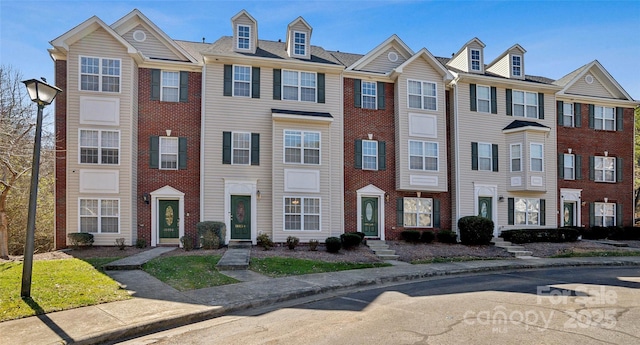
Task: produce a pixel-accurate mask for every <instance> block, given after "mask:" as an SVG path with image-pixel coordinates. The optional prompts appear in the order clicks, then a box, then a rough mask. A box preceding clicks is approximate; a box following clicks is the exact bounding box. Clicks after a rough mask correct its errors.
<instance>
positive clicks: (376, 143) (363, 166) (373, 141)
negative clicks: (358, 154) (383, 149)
mask: <svg viewBox="0 0 640 345" xmlns="http://www.w3.org/2000/svg"><path fill="white" fill-rule="evenodd" d="M365 143H375V145H376V154H375V155H365V153H364V145H365ZM379 149H380V148H379V146H378V141H376V140H362V170H378V156H379V155H380V151H379ZM365 156H366V157H373V158H375V160H376V166H375V168H365V163H364V158H365Z"/></svg>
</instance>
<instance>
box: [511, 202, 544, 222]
mask: <svg viewBox="0 0 640 345" xmlns="http://www.w3.org/2000/svg"><path fill="white" fill-rule="evenodd" d="M514 220H515V225H539V224H540V199H526V198H515V200H514Z"/></svg>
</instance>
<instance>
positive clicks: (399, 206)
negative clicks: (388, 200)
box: [396, 198, 404, 226]
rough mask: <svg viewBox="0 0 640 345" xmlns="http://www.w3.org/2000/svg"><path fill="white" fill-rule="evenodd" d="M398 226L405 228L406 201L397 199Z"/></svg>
mask: <svg viewBox="0 0 640 345" xmlns="http://www.w3.org/2000/svg"><path fill="white" fill-rule="evenodd" d="M396 225H397V226H404V199H403V198H398V199H396Z"/></svg>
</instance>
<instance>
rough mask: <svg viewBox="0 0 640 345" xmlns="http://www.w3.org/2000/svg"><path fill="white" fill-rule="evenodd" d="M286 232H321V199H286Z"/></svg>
mask: <svg viewBox="0 0 640 345" xmlns="http://www.w3.org/2000/svg"><path fill="white" fill-rule="evenodd" d="M284 230H285V231H287V230H288V231H291V230H301V231H319V230H320V198H306V197H304V198H303V197H285V198H284Z"/></svg>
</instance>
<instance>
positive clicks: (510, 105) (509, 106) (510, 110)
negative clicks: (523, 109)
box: [507, 89, 513, 116]
mask: <svg viewBox="0 0 640 345" xmlns="http://www.w3.org/2000/svg"><path fill="white" fill-rule="evenodd" d="M511 97H512V93H511V89H507V115H509V116H512V115H513V101H512V99H511Z"/></svg>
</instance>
